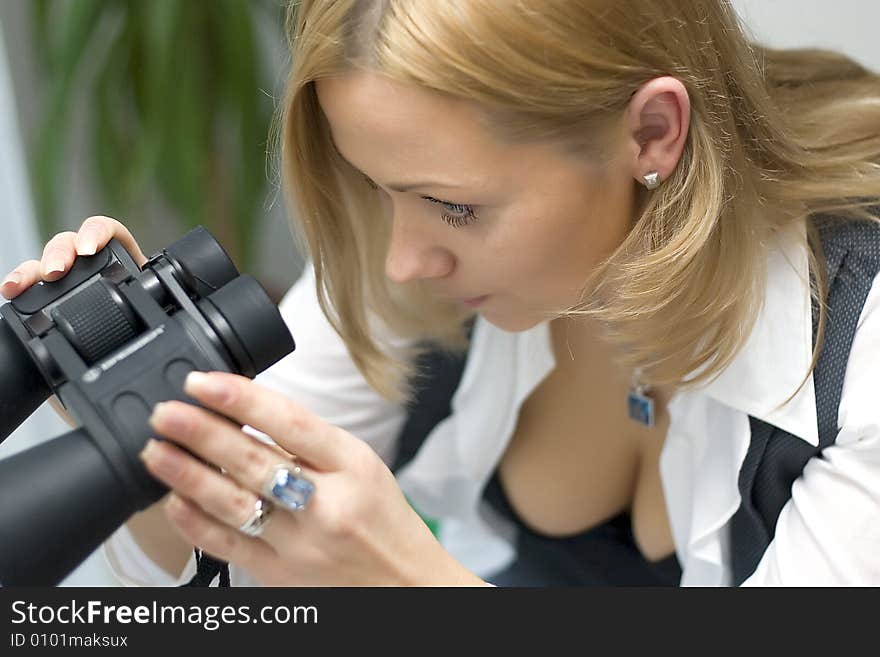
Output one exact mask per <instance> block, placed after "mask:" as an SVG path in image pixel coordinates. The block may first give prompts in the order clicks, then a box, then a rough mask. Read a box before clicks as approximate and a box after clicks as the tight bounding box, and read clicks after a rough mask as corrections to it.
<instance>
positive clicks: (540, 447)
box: [498, 326, 673, 558]
mask: <svg viewBox="0 0 880 657" xmlns="http://www.w3.org/2000/svg"><path fill="white" fill-rule="evenodd" d="M551 329H552V334H553V344H554V353H555V357H556V363H557V367H556V368H555V369H554V370H553V371H552V372H551V373H550V374H549V375H548V376H547V377H546V378H545V379H544V380H543V381H542V382H541V384H540V385H539V386H538V387H537V388H535V390H534V391H532V394H531V395H530V396H529V397H528V398H527V399H526V400H525V401H524V403H523V404H522V406H521V407H520V412H519V415H518V417H517V423H516V428H515V430H514V433H513V435H512V437H511V440H510V442H509V444H508V447H507V449H506V450H505V453H504V455H503V456H502V459H501V461H500V463H499V466H498V468H499V472H498V475H499V479H500V481H501V484H502V486H503V487H504V489H505V493H506V494H507V497H508V499H509V501H510V503H511V505H512V506H513V508H514V509H515V510H516V511H517V513H518V515H519V517H520V518H521V519H522V520H523V522H525V523H526V524H527V525H529V526H530V527H531V528H532V529H534V530H535V531H537V532H539V533H542V534H545V535H549V536H569V535H573V534H577V533H580V532H582V531H585V530H587V529H589V528H591V527H594V526H596V525H598V524H600V523H602V522H603V521H605V520H607V519H608V518H610V517H612V516H614V515H617V514H619V513H621V512H623V511H628V512H629V513H630V515H631V518H632V523H633V531H634V534H635V536H636V540H637V543H638V544H639V547H640V549H641V550H642V552H643V554H645V556H646V557H648V558H662V557H665V556H667V555H668V554H670V553H671V552H672V549H673V544H672V537H671V532H670V530H669V523H668V519H667V516H666V510H665V502H664V499H663V492H662V487H661V482H660V473H659V456H660V451H661V449H662V446H663V440H664V437H665V435H666V429H667V427H668V416H667V413H666V408H665V396H664V395H663V394H657V395H655V413H656V419H655V425H654V427H653V428H648V427H645V426H643V425H641V424H638V423H636V422H634V421H633V420H631V419H630V418H629V417H628V415H627V403H626V402H627V393H628V391H629V384H630V377H629V373H625V372H622V371H621V370H620V368H619V367H617V366H616V365H615V364H613V363H612V362H611V360H610V359H609V358H608V357H607V354H603V353H601V345H600V344H599V343H596V342H590V341H589V340H588V341H586V342H584V341H583V340H582V339H581V338H572V336H571V335H570V334H569V333H567V332H566V331H565V330H564V328H563V327H562V326H556V327H552V326H551ZM658 392H659V391H658Z"/></svg>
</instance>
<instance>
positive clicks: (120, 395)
mask: <svg viewBox="0 0 880 657" xmlns="http://www.w3.org/2000/svg"><path fill="white" fill-rule="evenodd" d="M294 348H295V344H294V341H293V338H292V336H291V335H290V331H289V329H288V328H287V326H286V324H285V323H284V320H283V319H282V317H281V314H280V313H279V311H278V308H277V307H276V306H275V304H274V303H272V301H271V300H270V299H269V297H268V296H267V295H266V293H265V291H264V290H263V288H262V286H261V285H260V284H259V283H258V282H257V281H256V280H255V279H253V278H252V277H250V276H247V275H239V272H238V270H237V269H236V267H235V265H234V263H233V262H232V260H231V259H230V258H229V256H228V255H227V253H226V252H225V251H224V249H223V247H222V246H221V245H220V244H219V243H218V242H217V241H216V240H215V239H214V238H213V236H212V235H211V234H210V233H209V232H208V231H207V230H206V229H205V228H203V227H198V228H196V229H194V230H192V231H190V232H189V233H187V234H186V235H185V236H184V237H183V238H181V239H180V240H178V241H177V242H175V243H174V244H172V245H171V246H169V247H167V248H166V249H163V250H162V251H159V252H158V253H156V254H154V255H153V256H152V257H151V258H150V259H149V260H148V261H147V263H146V264H145V265H144V266H143V268H138V266H137V265H136V264H135V262H134V260H133V259H132V257H131V255H130V254H129V253H128V252H127V251H126V250H125V248H124V247H122V245H121V244H120V243H119V242H118V241H117V240H111V241H110V243H109V244H108V245H107V246H106V247H104V249H102V250H101V251H99V252H98V253H96V254H95V255H93V256H80V257H78V258H77V259H76V261H75V262H74V264H73V266H72V267H71V269H70V271H69V273H68V274H67V275H65V276H64V277H63V278H61V279H59V280H58V281H54V282H51V283H47V282H40V283H37V284H36V285H34V286H33V287H31V288H30V289H29V290H27V291H26V292H24V293H23V294H21V295H19V296H18V297H17V298H15V299H14V300H13V301H11V302H9V303H7V304H5V305H3V306H2V307H0V371H2V372H3V374H2V377H0V441H2V440H4V439H5V438H7V437H8V436H9V434H10V433H12V431H14V430H15V429H16V427H18V426H19V425H20V424H21V422H23V421H24V420H25V419H26V418H27V417H29V416H30V415H31V414H32V413H33V412H34V411H35V410H36V409H37V407H39V406H40V404H42V403H43V402H44V401H45V400H46V399H47V398H48V397H49V395H50V394H53V393H54V394H55V395H56V396H57V397H58V399H59V400H60V401H61V403H62V404H63V405H64V406H65V408H66V409H67V411H68V413H69V414H70V415H71V416H72V417H73V418H74V419H75V420H76V421H77V422H78V423H79V425H80V426H79V428H77V429H75V430H74V431H71V432H69V433H67V434H64V435H63V436H60V437H57V438H54V439H52V440H50V441H47V442H45V443H41V444H40V445H38V446H36V447H34V448H31V449H29V450H26V451H24V452H20V453H18V454H16V455H14V456H12V457H9V458H7V459H5V460H3V461H0V585H10V584H57V583H58V582H59V581H60V580H61V579H63V577H64V576H65V575H67V574H68V573H69V572H70V571H71V570H73V569H74V568H75V567H76V566H77V565H78V564H79V563H80V562H81V561H82V560H83V559H85V558H86V557H87V556H88V555H89V554H90V553H91V552H92V551H93V550H94V549H95V548H96V547H97V546H98V545H100V543H102V542H103V541H104V540H105V539H106V538H107V537H108V536H109V535H110V534H111V533H113V531H115V530H116V529H117V528H118V527H119V526H120V525H121V524H122V523H123V522H125V521H126V520H127V519H128V517H129V516H131V514H133V513H135V512H136V511H139V510H142V509H144V508H146V507H147V506H149V505H151V504H152V503H154V502H156V501H157V500H158V499H159V498H161V497H162V495H163V494H164V493H165V492H166V491H167V489H166V488H165V487H164V486H163V485H162V484H160V483H159V482H158V481H156V480H155V479H153V478H152V477H151V476H150V475H149V473H148V472H147V471H146V469H145V468H144V466H143V464H142V463H141V461H140V459H139V458H138V454H139V453H140V451H141V450H142V449H143V447H144V444H145V443H146V441H147V439H149V438H150V437H151V431H150V427H149V423H148V418H149V416H150V413H151V412H152V408H153V406H155V404H157V403H159V402H162V401H167V400H170V399H177V400H181V401H186V402H189V403H191V404H196V405H198V403H197V402H196V401H195V400H193V399H192V398H190V397H189V396H187V395H186V394H185V393H184V392H183V381H184V379H185V378H186V375H187V374H189V372H191V371H193V370H199V371H212V370H217V371H226V372H234V373H236V374H241V375H244V376H247V377H250V378H253V377H254V376H256V375H257V374H258V373H260V372H262V371H263V370H265V369H266V368H267V367H269V366H270V365H272V364H273V363H275V362H277V361H278V360H280V359H281V358H283V357H284V356H286V355H287V354H289V353H290V352H292V351H293V350H294Z"/></svg>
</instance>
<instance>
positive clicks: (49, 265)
mask: <svg viewBox="0 0 880 657" xmlns="http://www.w3.org/2000/svg"><path fill="white" fill-rule="evenodd" d="M62 271H64V261H63V260H60V259H59V260H56V259H53V260H49V261H48V262H46V274H45V275H46V276H48V275H50V274H57V273H59V272H62Z"/></svg>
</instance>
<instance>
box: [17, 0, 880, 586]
mask: <svg viewBox="0 0 880 657" xmlns="http://www.w3.org/2000/svg"><path fill="white" fill-rule="evenodd" d="M289 32H290V44H291V52H292V56H293V68H292V71H291V74H290V78H289V80H288V86H287V94H286V97H285V100H284V105H283V108H282V110H283V111H282V114H281V117H280V118H281V121H280V127H281V133H280V138H281V147H282V154H283V174H284V180H285V183H286V185H287V189H288V191H289V194H290V200H291V202H292V204H293V207H294V208H295V209H296V212H295V215H296V219H295V220H294V223H293V228H294V232H295V234H296V236H297V237H298V239H299V241H300V244H301V245H302V247H303V248H304V250H305V252H306V253H307V254H308V256H309V258H310V263H309V266H308V267H307V268H306V272H305V273H304V274H303V277H302V278H301V279H300V281H299V282H298V283H297V284H296V285H295V286H294V287H293V288H292V290H291V291H290V292H289V293H288V295H287V296H286V297H285V299H284V301H283V302H282V305H281V308H282V312H283V313H284V315H285V317H286V318H287V319H288V321H289V323H290V325H291V330H292V332H293V334H294V336H295V337H296V339H297V343H298V345H299V348H298V350H297V352H295V353H294V354H293V355H291V356H289V357H288V358H286V359H284V360H283V361H281V362H280V363H279V364H277V365H276V366H274V367H273V368H270V369H269V370H268V371H267V372H265V373H264V374H263V375H261V376H260V377H259V378H258V380H257V381H256V382H250V381H248V380H246V379H242V378H241V377H236V376H233V375H228V374H221V373H213V374H208V375H203V376H198V377H191V379H190V380H189V381H188V384H187V388H186V390H187V393H188V394H189V395H191V396H192V397H193V398H195V399H197V400H198V401H200V402H201V403H202V404H204V405H205V406H206V407H208V408H211V409H215V410H218V411H220V412H222V413H223V414H224V415H226V416H228V417H230V418H233V419H235V420H236V421H238V423H239V424H240V425H248V428H247V429H246V430H245V431H241V430H239V428H238V426H236V425H233V424H231V423H229V422H226V421H223V420H219V419H217V418H216V416H212V415H211V414H209V413H206V412H204V411H202V410H200V409H197V408H195V407H193V406H191V405H187V404H182V403H173V402H172V403H168V404H163V405H161V406H159V407H157V411H156V413H155V414H154V416H153V418H152V420H151V421H152V424H153V427H154V428H155V430H156V433H157V434H158V435H161V436H162V437H164V438H167V439H168V440H166V441H151V442H150V443H149V444H148V445H147V447H146V448H145V451H144V455H143V457H144V460H145V463H146V464H147V467H148V468H149V469H150V471H151V472H152V473H153V474H155V475H156V476H157V477H159V478H160V479H162V480H163V481H165V482H166V483H167V484H168V485H169V486H170V487H171V488H172V489H173V490H174V492H173V494H171V495H170V496H169V499H168V500H167V502H165V503H164V512H163V510H161V509H160V508H159V505H157V506H156V507H154V508H151V509H149V510H147V511H145V512H144V513H142V514H139V515H138V516H136V517H134V518H133V519H132V520H131V521H130V522H129V523H128V525H127V526H126V527H124V528H122V529H121V530H120V531H119V532H117V534H116V535H115V536H114V537H113V538H112V539H111V540H110V541H109V542H108V544H107V550H108V555H109V556H110V558H111V562H112V563H113V564H114V565H115V567H116V569H117V571H118V572H119V573H120V575H121V576H122V577H123V578H126V579H127V581H130V582H133V583H153V584H156V583H183V582H185V581H188V580H189V578H190V577H191V576H192V575H193V573H194V572H195V570H196V567H195V563H194V562H193V560H192V559H191V558H190V546H192V545H196V546H199V547H200V548H202V549H203V550H204V551H205V552H206V553H208V554H212V555H214V556H216V557H218V558H219V559H222V560H225V561H228V562H229V563H230V564H232V567H231V569H230V572H231V574H232V583H233V584H235V583H251V582H258V583H262V584H275V585H365V584H366V585H369V584H379V585H397V584H402V585H410V584H413V585H457V584H463V585H479V584H485V583H496V584H532V583H537V584H542V583H544V584H548V583H549V584H558V583H563V584H589V583H600V584H614V583H635V584H663V583H677V582H678V579H679V576H680V581H681V583H683V584H699V585H726V584H740V583H746V584H757V585H761V584H785V585H789V584H820V583H846V584H868V583H873V584H877V583H880V558H878V557H877V555H878V554H880V531H878V523H877V518H878V517H880V483H878V482H880V466H878V463H880V411H878V410H877V407H876V404H875V403H872V401H871V395H873V391H874V390H876V389H877V384H880V367H878V365H880V356H878V350H877V349H878V346H880V285H878V284H877V283H876V272H877V269H880V264H877V263H876V262H875V260H874V259H872V258H873V254H874V253H875V252H877V253H880V246H878V244H880V237H878V235H880V232H878V229H877V225H878V222H877V221H876V220H875V218H874V217H873V214H872V212H871V209H872V206H874V205H875V204H876V203H877V197H878V195H880V166H878V161H880V130H878V128H880V106H878V104H877V100H878V97H880V84H878V78H877V77H876V76H874V75H872V74H870V73H868V72H867V71H865V70H864V69H862V68H861V67H859V66H857V65H856V64H854V63H853V62H851V61H849V60H847V59H845V58H843V57H840V56H837V55H834V54H831V53H824V52H777V51H770V50H766V49H761V48H759V47H757V46H753V45H750V44H749V43H748V42H747V40H746V39H745V37H744V36H743V33H742V31H741V28H740V26H739V25H738V23H737V20H736V17H735V14H734V11H733V10H732V9H731V7H730V6H729V5H728V3H727V2H725V1H724V0H652V1H651V2H644V1H635V0H633V1H629V0H614V1H613V2H612V1H610V0H608V1H600V2H596V1H595V0H591V1H589V2H587V1H583V2H578V1H575V0H542V1H541V2H534V3H525V2H520V3H497V2H489V1H485V0H462V1H461V2H455V3H436V2H417V1H415V0H392V1H390V2H353V1H341V0H336V1H333V0H312V1H305V2H301V3H294V4H293V5H292V6H291V11H290V21H289ZM820 217H821V218H822V219H823V222H822V223H819V222H818V221H817V218H820ZM852 226H855V227H856V228H853V229H852V231H855V232H846V231H850V227H852ZM829 227H830V228H829ZM844 228H846V231H844V230H843V229H844ZM842 231H843V232H842ZM114 236H115V237H117V238H119V239H121V240H122V241H123V242H124V243H125V244H126V245H127V246H128V247H129V248H130V249H132V252H133V253H135V254H136V255H137V257H138V258H140V259H141V261H143V260H144V258H143V254H142V253H141V252H140V249H138V248H137V245H136V244H135V242H134V240H133V238H132V237H131V235H130V234H129V233H128V231H127V230H126V229H125V227H124V226H122V225H121V224H119V223H118V222H115V221H114V220H111V219H107V218H90V219H88V220H87V221H86V222H85V223H84V224H83V227H82V228H81V229H80V231H79V233H78V234H73V233H62V234H59V235H57V236H56V237H55V238H53V240H52V241H50V242H49V243H48V244H47V246H46V249H45V251H44V254H43V258H42V261H41V262H38V261H29V262H27V263H23V264H22V265H21V266H20V267H19V268H18V269H17V272H18V279H17V280H16V279H12V280H11V281H10V282H7V283H4V286H3V288H2V289H3V293H4V294H5V295H7V296H8V297H12V296H14V295H16V294H18V293H20V292H21V291H22V290H23V289H26V288H27V287H28V286H29V285H31V284H32V283H34V282H35V281H37V280H39V279H40V278H41V277H42V278H44V279H46V280H54V279H56V278H58V277H60V276H63V275H64V272H65V271H66V270H67V268H68V267H69V266H70V264H71V262H72V260H73V257H74V255H75V254H77V253H78V254H86V253H92V252H94V250H95V249H97V248H100V247H101V246H103V244H105V243H106V242H107V241H108V240H109V239H110V238H111V237H114ZM841 245H845V246H846V248H847V249H850V250H848V251H847V250H846V249H845V248H844V246H841ZM823 246H827V249H828V250H829V253H830V254H831V255H832V256H833V258H831V259H828V261H827V262H826V258H825V254H824V252H823V248H822V247H823ZM840 254H844V255H840ZM847 254H848V255H847ZM878 258H880V256H878ZM841 263H843V264H841ZM853 263H859V264H860V265H861V264H864V266H860V267H853V266H851V265H852V264H853ZM875 264H876V269H872V267H873V266H874V265H875ZM840 272H843V273H842V274H840ZM838 274H840V275H839V276H838ZM832 282H833V285H832V284H831V283H832ZM850 285H851V286H853V287H852V288H851V287H850ZM859 286H860V287H859ZM837 288H841V289H843V290H844V292H840V293H837V292H835V290H836V289H837ZM856 288H858V290H860V291H861V296H858V295H850V296H851V302H850V303H848V305H846V306H845V312H840V313H832V317H831V321H830V322H828V321H826V320H827V319H828V316H829V313H828V312H827V309H826V307H825V305H831V306H832V307H833V306H834V304H836V303H838V299H841V298H843V296H842V295H846V294H848V292H847V291H848V290H850V289H856ZM829 290H831V293H829ZM812 299H816V300H822V303H816V304H815V308H816V317H815V321H814V319H813V313H812V312H811V308H812V307H813V304H812V303H811V300H812ZM845 322H848V323H846V324H845ZM844 324H845V326H844ZM826 326H827V327H828V328H829V333H828V336H831V337H833V341H832V342H830V343H829V344H831V345H832V348H829V349H828V350H825V352H824V353H827V354H828V356H827V357H826V356H823V355H822V354H823V351H822V349H821V346H822V343H823V335H824V329H825V327H826ZM847 326H851V328H852V330H850V331H848V332H847V330H845V328H846V327H847ZM814 329H815V331H816V333H817V335H816V338H817V339H816V344H815V345H814V344H813V332H814ZM847 336H848V337H847ZM465 349H467V360H466V362H461V364H462V365H463V372H453V374H452V375H450V376H447V375H446V374H443V372H442V370H443V365H442V363H443V362H447V363H448V362H452V361H450V360H449V359H447V360H446V361H443V359H442V358H441V359H440V360H439V361H438V360H437V359H434V360H433V361H432V360H431V358H432V357H433V356H436V355H437V354H442V353H444V352H448V353H452V354H456V353H457V354H462V353H463V352H464V350H465ZM425 358H427V360H424V359H425ZM822 358H825V361H823V360H822ZM453 360H454V359H453ZM431 362H440V363H441V366H440V367H439V370H440V374H438V375H437V376H438V377H439V378H430V377H429V378H428V380H427V388H429V389H430V391H431V392H437V390H435V389H439V388H440V387H441V386H440V384H438V383H437V381H439V380H442V379H443V378H444V377H446V378H448V379H449V380H448V381H446V384H447V386H448V387H450V389H449V390H448V391H447V392H448V394H449V396H451V400H449V399H445V400H444V398H442V396H441V398H440V402H439V404H438V408H434V409H433V410H432V409H430V408H427V406H430V403H431V401H430V398H431V395H422V394H421V393H420V392H418V386H417V385H416V384H417V382H418V377H417V376H416V375H417V374H418V373H419V368H420V367H422V366H423V365H424V364H425V363H431ZM823 363H824V364H823ZM451 369H452V370H455V368H454V367H453V368H451ZM838 370H839V371H838ZM459 376H460V377H461V378H460V380H459V378H458V377H459ZM841 378H842V383H841ZM450 382H451V383H450ZM841 385H842V392H841V391H838V392H839V394H837V395H836V396H835V395H833V394H829V395H826V394H825V391H826V390H832V389H834V387H835V386H837V387H838V388H839V387H840V386H841ZM424 387H425V386H423V390H424ZM453 391H454V394H453ZM438 394H439V393H438ZM426 399H427V400H428V401H425V400H426ZM829 400H830V401H829ZM447 402H448V406H446V407H444V404H446V403H447ZM407 404H409V406H408V405H407ZM413 404H415V408H413ZM426 405H427V406H426ZM426 408H427V410H426ZM838 408H839V412H838ZM438 409H439V410H438ZM447 416H448V417H447ZM828 418H831V422H830V424H829V421H828ZM832 429H833V430H832ZM838 429H839V431H838ZM251 434H256V435H258V436H259V435H260V434H265V436H264V438H265V437H268V438H271V439H272V441H274V442H275V443H277V446H276V447H270V446H269V445H267V444H264V442H269V441H267V440H265V441H258V440H255V439H254V438H252V437H251ZM406 435H408V436H409V438H408V439H407V441H404V440H403V438H402V436H406ZM412 436H415V443H414V444H413V443H412V442H411V439H412ZM786 441H787V442H786ZM175 443H177V444H179V445H181V446H183V447H185V448H187V449H188V450H190V451H193V452H195V453H197V454H199V455H200V456H201V457H203V458H204V459H205V460H206V461H208V463H209V464H213V465H214V466H218V467H220V468H222V469H223V471H224V472H223V474H221V473H220V472H218V471H217V470H216V469H213V468H211V467H209V465H205V464H201V463H199V462H197V461H196V460H194V459H192V458H191V457H189V456H187V455H186V454H185V453H184V452H183V451H182V450H180V449H178V448H176V447H174V444H175ZM759 443H760V444H759ZM767 445H769V446H770V447H769V448H767V449H765V447H764V446H767ZM777 445H778V446H779V448H778V449H777V447H776V446H777ZM404 448H405V449H404ZM804 449H806V450H812V451H810V452H809V454H808V455H807V456H806V457H804V458H802V459H801V460H802V461H803V462H802V463H800V464H799V465H798V466H797V467H796V468H794V469H792V467H791V466H790V463H791V461H790V460H785V461H784V462H783V461H780V460H779V459H780V458H781V457H780V456H779V455H780V454H782V455H785V454H791V453H794V452H795V451H797V452H798V453H801V452H802V451H803V450H804ZM402 450H403V451H408V452H409V453H408V454H406V455H405V456H406V458H403V459H402V458H401V456H400V454H401V451H402ZM798 450H800V451H798ZM293 454H295V455H296V456H295V457H293V456H291V455H293ZM786 458H788V457H786ZM389 466H394V467H395V470H396V474H397V477H396V478H395V477H394V475H393V474H392V472H391V469H390V468H389ZM273 485H274V490H273ZM762 487H763V488H762ZM765 489H766V490H771V491H772V494H771V493H763V492H762V490H765ZM780 491H781V493H780ZM407 498H408V499H407ZM777 498H778V499H777ZM285 502H286V503H287V504H288V506H291V507H301V508H299V510H298V511H294V512H285V510H279V509H278V507H279V506H284V504H285ZM408 502H409V503H408ZM410 503H411V504H410ZM303 507H304V508H303ZM272 509H275V510H274V511H272ZM414 509H418V512H419V513H420V514H422V515H423V516H424V517H428V518H433V519H436V520H437V521H438V522H439V529H436V532H437V534H438V535H439V538H440V539H441V540H440V541H438V540H436V539H435V538H434V535H433V534H432V532H431V531H430V530H429V528H428V526H427V525H426V523H424V522H423V521H422V518H420V517H419V515H418V514H417V513H416V511H415V510H414ZM169 524H170V527H169ZM171 528H173V529H174V530H176V532H177V535H174V534H172V532H171ZM170 536H175V538H174V539H173V540H171V539H170V538H169V537H170ZM676 557H677V559H676ZM676 562H677V563H676ZM209 563H211V561H210V560H209V559H201V561H200V568H199V571H200V572H202V574H204V572H203V571H205V572H208V571H207V569H206V568H205V567H204V566H205V564H209ZM679 564H680V567H681V572H680V573H679V571H678V565H679ZM212 576H213V571H211V572H208V576H207V577H208V579H210V578H211V577H212Z"/></svg>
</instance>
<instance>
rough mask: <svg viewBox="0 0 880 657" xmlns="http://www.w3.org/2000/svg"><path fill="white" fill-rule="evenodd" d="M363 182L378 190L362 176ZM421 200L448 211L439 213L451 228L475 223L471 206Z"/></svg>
mask: <svg viewBox="0 0 880 657" xmlns="http://www.w3.org/2000/svg"><path fill="white" fill-rule="evenodd" d="M364 181H365V182H366V183H367V184H368V185H369V186H370V187H372V188H373V189H379V185H377V184H376V183H374V182H373V180H372V179H371V178H370V177H369V176H367V175H366V174H364ZM422 198H423V199H425V200H426V201H430V202H431V203H438V204H440V205H442V206H443V207H445V208H446V209H448V210H449V212H443V213H441V215H440V216H441V217H443V221H445V222H446V223H447V224H449V225H450V226H452V227H453V228H461V227H462V226H467V225H468V224H469V223H471V222H472V221H476V219H477V215H475V214H474V206H472V205H462V204H461V203H449V202H447V201H441V200H439V199H436V198H433V197H431V196H423V197H422Z"/></svg>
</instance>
